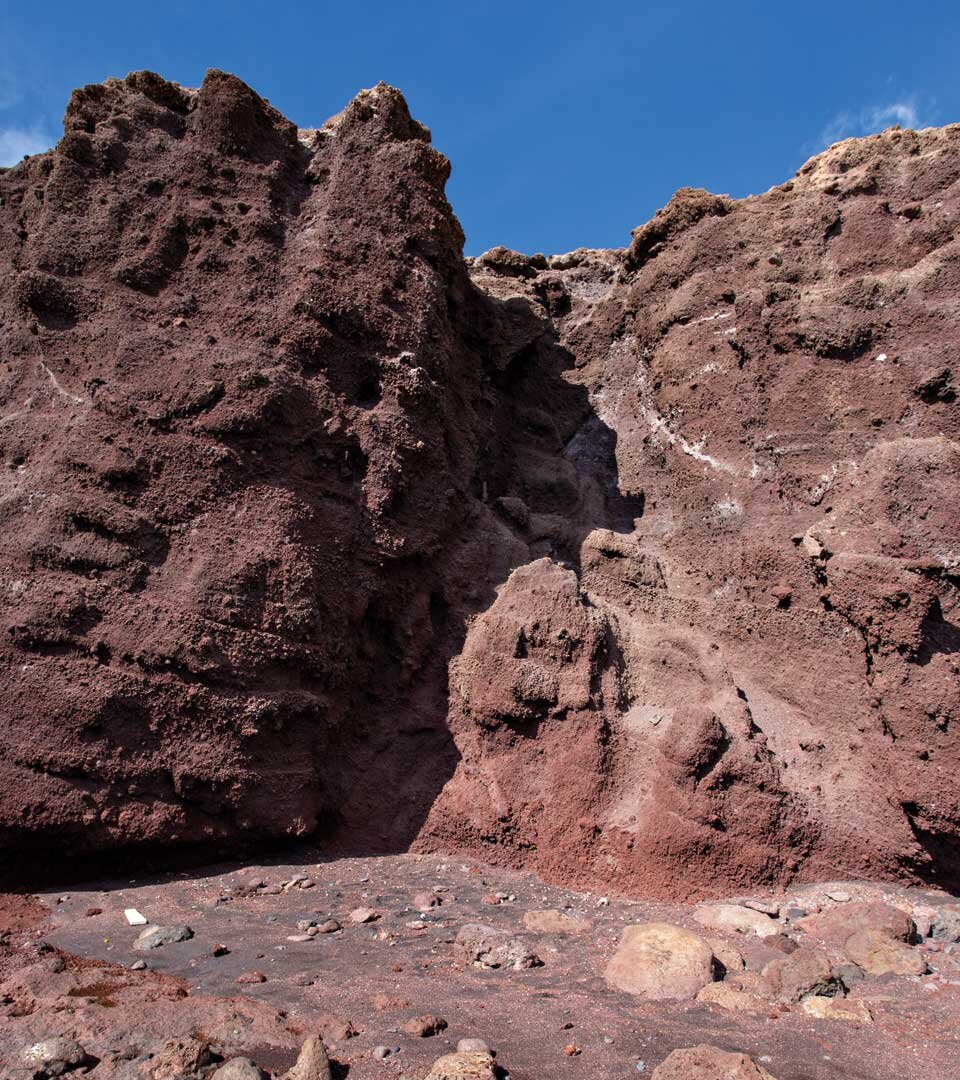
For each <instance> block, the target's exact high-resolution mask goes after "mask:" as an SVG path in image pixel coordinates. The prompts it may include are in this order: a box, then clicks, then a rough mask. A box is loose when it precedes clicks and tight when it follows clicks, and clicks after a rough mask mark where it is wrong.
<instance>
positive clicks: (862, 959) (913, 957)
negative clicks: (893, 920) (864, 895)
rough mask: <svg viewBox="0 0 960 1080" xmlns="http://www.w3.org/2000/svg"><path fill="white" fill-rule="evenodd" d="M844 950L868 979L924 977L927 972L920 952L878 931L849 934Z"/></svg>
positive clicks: (925, 963)
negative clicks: (908, 976)
mask: <svg viewBox="0 0 960 1080" xmlns="http://www.w3.org/2000/svg"><path fill="white" fill-rule="evenodd" d="M843 949H844V952H845V953H846V954H847V958H848V959H849V960H852V961H853V963H855V964H857V965H858V966H859V967H862V968H863V970H864V971H866V972H868V973H869V974H870V975H924V974H925V973H926V971H927V962H926V960H924V958H923V957H922V956H921V955H920V953H919V952H917V951H916V950H915V949H911V948H910V946H909V945H904V944H903V943H902V942H900V941H893V940H891V939H890V938H889V937H887V936H886V935H885V934H883V933H882V932H881V931H878V930H861V931H860V932H859V933H857V934H851V935H850V937H849V938H847V940H846V942H845V943H844V946H843Z"/></svg>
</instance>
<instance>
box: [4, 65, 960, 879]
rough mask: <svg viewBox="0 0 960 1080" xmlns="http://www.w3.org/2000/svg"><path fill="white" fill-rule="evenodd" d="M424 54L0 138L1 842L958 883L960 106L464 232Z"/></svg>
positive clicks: (93, 110)
mask: <svg viewBox="0 0 960 1080" xmlns="http://www.w3.org/2000/svg"><path fill="white" fill-rule="evenodd" d="M448 171H449V165H448V163H447V161H446V159H444V158H443V157H442V155H440V154H439V153H438V152H437V151H436V150H434V149H433V148H432V147H431V146H430V138H429V133H428V132H427V130H426V129H425V128H423V127H422V126H421V125H420V124H418V123H417V122H415V121H414V120H412V119H411V117H410V116H409V113H408V111H407V107H406V105H405V103H404V101H403V98H402V97H401V95H400V94H399V93H398V92H397V91H395V90H393V89H391V88H389V87H386V86H382V85H381V86H379V87H376V88H375V89H373V90H368V91H363V92H361V93H360V94H359V95H358V96H357V98H355V99H354V101H353V102H351V103H350V105H349V106H348V107H347V108H346V109H345V110H344V112H343V113H341V114H339V115H338V116H336V117H334V118H333V119H332V120H330V121H328V123H327V124H326V125H324V127H323V128H321V129H319V130H316V131H303V130H300V131H298V130H297V129H296V128H295V127H294V126H293V125H292V124H290V123H289V122H288V121H287V120H285V119H284V118H283V117H281V116H280V115H279V114H278V113H277V112H276V111H275V110H273V109H272V108H271V107H270V106H269V105H268V104H267V103H266V102H264V101H263V100H262V99H260V98H259V97H258V96H257V95H256V94H255V93H254V92H253V91H251V90H250V89H249V88H248V87H246V86H245V85H244V84H243V83H241V82H240V81H239V80H237V79H235V78H233V77H232V76H229V75H226V74H224V73H222V72H216V71H214V72H211V73H209V75H208V76H207V78H206V80H205V81H204V84H203V86H202V87H201V88H200V89H199V90H185V89H183V88H181V87H178V86H175V85H173V84H170V83H167V82H165V81H164V80H163V79H161V78H159V77H158V76H156V75H152V74H150V73H145V72H141V73H137V74H134V75H130V76H128V77H127V78H126V79H124V80H122V81H121V80H109V81H108V82H107V83H105V84H103V85H96V86H89V87H86V88H84V89H82V90H78V91H77V92H76V93H75V94H74V95H73V98H72V99H71V101H70V104H69V106H68V109H67V114H66V118H65V133H64V137H63V139H62V140H61V141H60V143H59V144H58V146H57V148H56V149H55V150H53V151H51V152H50V153H48V154H44V155H40V156H37V157H33V158H30V159H28V160H26V161H24V162H23V163H22V164H20V165H18V166H16V167H15V168H13V169H10V170H5V171H4V170H0V200H2V202H0V341H2V349H3V352H2V359H3V369H2V372H0V378H2V384H0V400H2V415H0V461H2V482H3V491H2V494H0V514H2V520H0V525H2V530H0V562H2V578H0V616H2V620H3V623H2V627H3V631H4V632H3V635H2V638H3V640H2V642H0V664H2V667H3V674H4V684H5V687H6V689H5V693H4V701H3V716H4V725H3V726H4V738H3V741H2V745H0V844H2V846H3V847H5V848H7V849H8V850H11V849H14V850H19V851H21V852H30V853H31V856H33V857H35V856H37V854H38V853H39V854H40V855H41V856H42V854H43V853H44V852H53V851H56V852H61V851H71V852H75V851H78V850H91V849H94V848H102V849H109V848H116V847H120V846H127V845H143V844H152V843H163V844H169V843H178V842H179V843H184V842H196V841H211V840H226V841H234V840H236V839H239V838H242V837H250V838H264V837H283V836H296V835H304V834H308V833H314V834H316V835H317V836H318V837H319V838H321V839H323V840H324V842H326V843H328V844H329V845H331V847H341V848H342V847H348V846H349V847H351V848H353V849H360V850H366V851H373V852H376V851H389V850H398V849H404V848H407V847H411V846H413V847H416V848H419V849H421V850H425V849H451V848H455V849H459V850H472V851H473V852H475V853H482V854H483V857H484V858H486V859H488V860H491V861H495V862H496V861H500V862H509V863H513V864H521V863H522V864H524V865H526V866H528V867H531V868H536V869H538V870H539V871H540V872H541V873H543V874H545V875H547V876H549V877H553V878H555V879H560V880H564V881H573V880H576V881H577V882H579V883H580V884H581V885H582V884H584V883H587V884H589V883H596V884H598V885H600V884H602V885H603V886H604V887H609V888H612V889H616V890H619V891H622V892H625V893H634V894H649V895H654V894H665V893H668V892H669V893H673V894H678V893H682V894H686V895H694V894H701V893H707V892H720V891H723V890H728V889H729V888H730V887H731V886H733V885H739V884H745V883H747V882H750V883H753V884H757V883H764V882H766V883H771V884H773V883H777V884H783V883H785V882H787V881H789V880H791V879H795V878H799V879H804V878H813V877H838V876H857V877H861V876H868V877H887V878H893V877H905V878H909V879H913V880H926V881H929V882H933V883H937V884H940V885H943V886H947V887H950V886H954V887H956V886H958V885H960V796H958V794H957V789H956V784H955V776H956V773H957V769H958V766H960V747H958V741H957V739H958V736H957V732H958V720H960V717H958V697H960V689H958V688H960V679H958V648H960V630H958V622H960V605H958V592H957V585H958V573H960V571H958V566H960V441H958V440H960V420H958V407H957V394H958V381H960V361H958V359H957V346H958V341H960V299H958V298H960V241H958V240H957V239H956V238H955V234H956V229H957V224H958V215H960V127H951V128H944V129H940V130H929V131H924V132H919V133H917V132H910V131H900V130H891V131H889V132H885V133H884V134H882V135H878V136H873V137H871V138H868V139H863V140H851V141H848V142H845V143H841V144H838V145H837V146H835V147H833V148H831V149H830V150H829V151H827V152H825V153H824V154H822V155H820V156H819V157H818V158H815V159H813V160H812V161H811V162H810V163H808V164H807V165H806V166H804V168H803V169H801V171H800V173H799V174H798V175H797V177H796V178H795V179H794V180H792V181H790V182H788V183H786V184H784V185H782V186H780V187H779V188H775V189H773V190H771V191H770V192H768V193H767V194H765V195H763V196H759V197H755V198H750V199H747V200H743V201H732V200H728V199H726V198H723V197H720V196H713V195H708V194H707V193H705V192H701V191H693V190H684V191H681V192H679V193H678V194H677V195H676V196H675V197H674V199H673V200H672V201H671V202H670V204H669V205H668V206H667V207H665V208H664V210H662V211H660V212H659V213H658V215H657V216H656V217H655V218H654V219H653V220H652V221H651V222H650V223H648V224H647V225H645V226H643V227H642V228H640V229H638V230H637V231H636V232H635V234H634V239H633V243H632V244H631V245H630V247H629V248H627V249H625V250H623V251H579V252H575V253H572V254H569V255H564V256H554V257H551V258H549V259H546V258H544V257H542V256H534V257H527V256H522V255H519V254H517V253H515V252H510V251H507V250H506V249H494V250H493V251H491V252H488V253H487V254H486V255H484V256H482V257H480V258H479V259H476V260H464V259H463V258H462V255H461V251H462V234H461V231H460V228H459V225H458V223H457V221H456V219H455V217H454V215H453V213H452V211H451V209H450V207H449V205H448V204H447V202H446V199H445V197H444V193H443V192H444V183H445V181H446V178H447V175H448Z"/></svg>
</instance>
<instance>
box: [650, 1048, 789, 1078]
mask: <svg viewBox="0 0 960 1080" xmlns="http://www.w3.org/2000/svg"><path fill="white" fill-rule="evenodd" d="M650 1080H775V1077H773V1076H771V1075H770V1073H768V1072H767V1070H766V1069H764V1068H762V1067H761V1066H760V1065H757V1064H756V1063H755V1062H754V1061H752V1060H751V1059H750V1058H748V1057H747V1055H746V1054H738V1053H728V1052H727V1051H726V1050H720V1049H719V1048H718V1047H716V1046H690V1047H687V1048H686V1049H683V1050H674V1051H673V1053H672V1054H670V1055H669V1057H667V1058H665V1059H664V1060H663V1061H662V1062H661V1063H660V1064H659V1065H658V1066H657V1067H656V1068H655V1069H654V1070H653V1073H652V1074H651V1077H650Z"/></svg>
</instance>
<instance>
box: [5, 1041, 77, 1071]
mask: <svg viewBox="0 0 960 1080" xmlns="http://www.w3.org/2000/svg"><path fill="white" fill-rule="evenodd" d="M20 1059H21V1061H22V1062H23V1064H24V1065H25V1066H27V1068H28V1069H30V1068H32V1069H33V1070H35V1071H36V1072H38V1073H39V1072H43V1073H46V1075H47V1076H62V1075H63V1074H64V1073H66V1072H70V1071H71V1070H72V1069H76V1068H79V1067H80V1066H81V1065H82V1064H83V1063H84V1062H85V1061H86V1060H87V1053H86V1051H85V1050H84V1049H83V1047H82V1046H81V1045H80V1044H79V1043H78V1042H77V1040H76V1039H67V1038H65V1037H64V1036H63V1035H55V1036H54V1037H53V1038H51V1039H43V1040H42V1041H41V1042H37V1043H32V1044H31V1045H30V1046H27V1047H24V1049H23V1050H22V1052H21V1054H20Z"/></svg>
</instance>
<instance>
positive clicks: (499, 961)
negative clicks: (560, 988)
mask: <svg viewBox="0 0 960 1080" xmlns="http://www.w3.org/2000/svg"><path fill="white" fill-rule="evenodd" d="M455 944H456V948H457V951H458V952H459V953H460V955H461V956H462V957H463V958H464V959H465V960H467V961H468V962H469V963H472V964H479V965H480V966H481V967H489V968H512V969H513V970H515V971H521V970H523V969H525V968H533V967H539V966H540V965H541V964H542V963H543V961H542V960H541V959H540V957H539V956H537V955H536V953H534V952H531V951H530V949H528V948H527V946H526V945H525V944H524V943H523V942H522V941H521V940H520V938H517V937H512V936H511V935H510V934H508V933H507V931H506V930H498V929H497V928H496V927H494V926H485V925H484V924H483V923H467V924H466V925H465V926H462V927H461V928H460V931H459V932H458V934H457V937H456V941H455Z"/></svg>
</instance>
